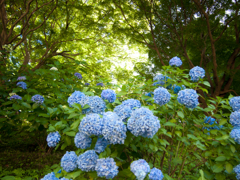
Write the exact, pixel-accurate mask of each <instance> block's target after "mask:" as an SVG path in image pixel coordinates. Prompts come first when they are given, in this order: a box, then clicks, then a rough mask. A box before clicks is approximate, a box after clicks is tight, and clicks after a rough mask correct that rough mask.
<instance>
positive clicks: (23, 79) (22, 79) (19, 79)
mask: <svg viewBox="0 0 240 180" xmlns="http://www.w3.org/2000/svg"><path fill="white" fill-rule="evenodd" d="M25 80H26V76H19V77H18V78H17V81H25Z"/></svg>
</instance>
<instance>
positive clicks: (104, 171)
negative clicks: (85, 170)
mask: <svg viewBox="0 0 240 180" xmlns="http://www.w3.org/2000/svg"><path fill="white" fill-rule="evenodd" d="M95 170H96V171H97V175H98V177H105V178H106V179H112V178H114V177H115V176H116V175H117V174H118V166H117V165H116V162H115V161H114V159H113V158H102V159H98V160H97V165H96V167H95Z"/></svg>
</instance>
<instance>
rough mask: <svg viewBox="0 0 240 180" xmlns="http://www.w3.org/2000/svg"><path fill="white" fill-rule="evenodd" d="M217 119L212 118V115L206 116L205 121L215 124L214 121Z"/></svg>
mask: <svg viewBox="0 0 240 180" xmlns="http://www.w3.org/2000/svg"><path fill="white" fill-rule="evenodd" d="M215 120H216V119H214V118H212V117H211V116H208V117H205V119H204V123H207V124H210V125H213V123H214V122H215Z"/></svg>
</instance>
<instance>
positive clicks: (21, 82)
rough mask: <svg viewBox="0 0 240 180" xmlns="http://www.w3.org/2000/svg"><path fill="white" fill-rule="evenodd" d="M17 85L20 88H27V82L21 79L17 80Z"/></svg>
mask: <svg viewBox="0 0 240 180" xmlns="http://www.w3.org/2000/svg"><path fill="white" fill-rule="evenodd" d="M17 86H18V87H21V88H22V89H27V84H26V83H25V82H23V81H19V82H18V83H17Z"/></svg>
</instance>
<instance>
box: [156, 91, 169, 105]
mask: <svg viewBox="0 0 240 180" xmlns="http://www.w3.org/2000/svg"><path fill="white" fill-rule="evenodd" d="M153 94H154V97H153V99H154V102H155V103H157V104H158V105H160V106H162V105H164V104H167V103H168V102H169V101H170V99H171V94H170V93H169V92H168V90H167V89H166V88H163V87H159V88H157V89H155V90H154V92H153Z"/></svg>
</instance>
